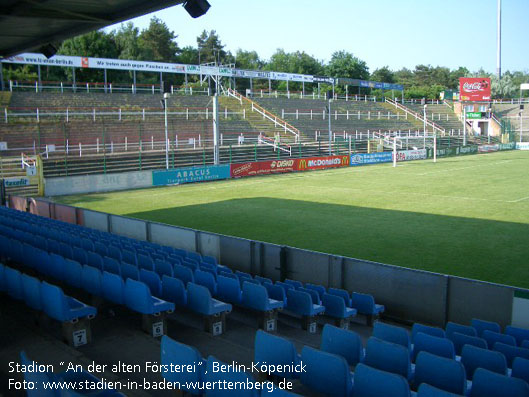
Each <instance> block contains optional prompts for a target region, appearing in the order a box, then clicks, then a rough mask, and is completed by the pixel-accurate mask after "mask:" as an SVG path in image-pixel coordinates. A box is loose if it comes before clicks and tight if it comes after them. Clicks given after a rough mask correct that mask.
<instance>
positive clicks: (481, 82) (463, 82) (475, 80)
mask: <svg viewBox="0 0 529 397" xmlns="http://www.w3.org/2000/svg"><path fill="white" fill-rule="evenodd" d="M459 95H460V100H461V101H490V79H489V78H488V77H461V78H460V79H459Z"/></svg>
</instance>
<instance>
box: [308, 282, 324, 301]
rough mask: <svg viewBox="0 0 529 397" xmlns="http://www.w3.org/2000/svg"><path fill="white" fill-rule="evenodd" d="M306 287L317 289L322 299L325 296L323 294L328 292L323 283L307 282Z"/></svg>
mask: <svg viewBox="0 0 529 397" xmlns="http://www.w3.org/2000/svg"><path fill="white" fill-rule="evenodd" d="M305 288H307V289H311V290H313V291H316V292H317V293H318V295H319V296H320V299H321V298H322V297H323V294H325V293H327V290H326V289H325V287H324V286H323V285H317V284H311V283H305Z"/></svg>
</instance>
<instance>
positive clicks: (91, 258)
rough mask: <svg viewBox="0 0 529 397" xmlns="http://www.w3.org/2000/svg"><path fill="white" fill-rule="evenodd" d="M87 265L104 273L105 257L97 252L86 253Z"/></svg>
mask: <svg viewBox="0 0 529 397" xmlns="http://www.w3.org/2000/svg"><path fill="white" fill-rule="evenodd" d="M86 264H87V265H88V266H92V267H95V268H97V269H99V270H101V271H103V257H102V256H101V255H99V254H98V253H96V252H91V251H87V252H86Z"/></svg>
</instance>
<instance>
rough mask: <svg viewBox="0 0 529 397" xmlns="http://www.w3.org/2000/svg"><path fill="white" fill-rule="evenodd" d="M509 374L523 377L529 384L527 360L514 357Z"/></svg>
mask: <svg viewBox="0 0 529 397" xmlns="http://www.w3.org/2000/svg"><path fill="white" fill-rule="evenodd" d="M511 376H512V377H513V378H518V379H523V380H524V381H526V382H527V383H528V384H529V360H527V359H525V358H522V357H516V358H515V359H514V360H513V361H512V372H511Z"/></svg>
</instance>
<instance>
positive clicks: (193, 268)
mask: <svg viewBox="0 0 529 397" xmlns="http://www.w3.org/2000/svg"><path fill="white" fill-rule="evenodd" d="M182 266H185V267H187V268H188V269H190V270H191V271H192V272H193V273H195V271H196V270H197V269H198V263H195V262H190V261H187V260H183V261H182Z"/></svg>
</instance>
